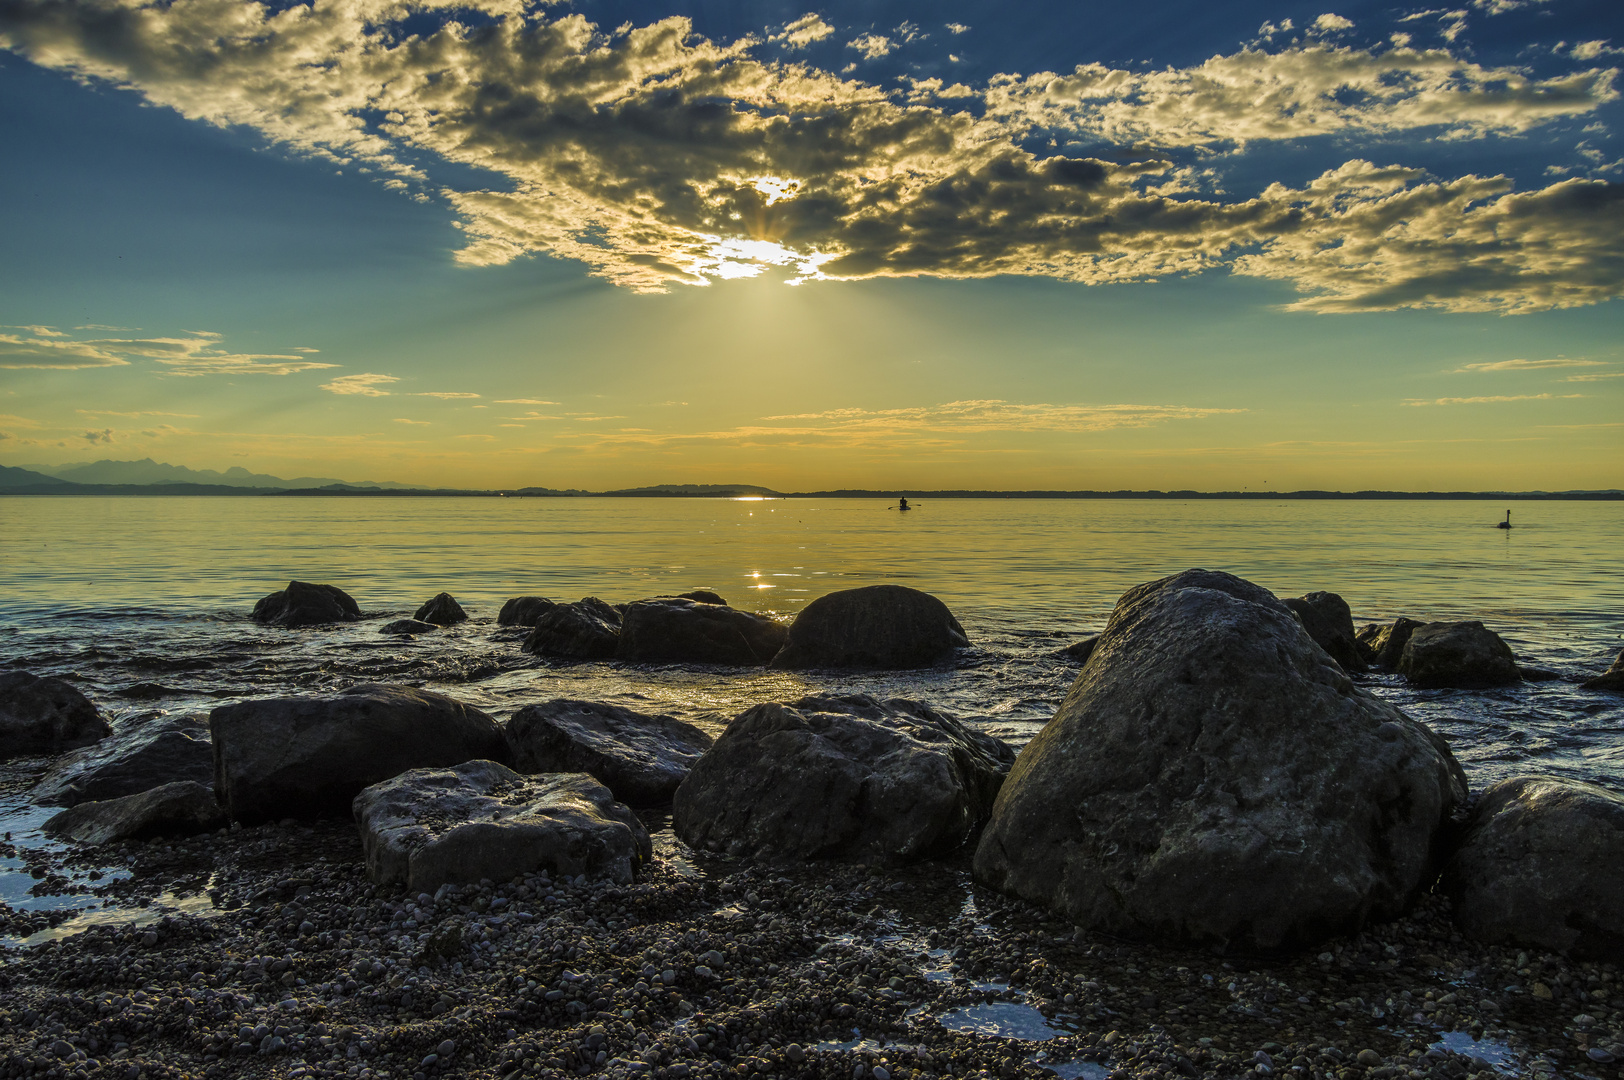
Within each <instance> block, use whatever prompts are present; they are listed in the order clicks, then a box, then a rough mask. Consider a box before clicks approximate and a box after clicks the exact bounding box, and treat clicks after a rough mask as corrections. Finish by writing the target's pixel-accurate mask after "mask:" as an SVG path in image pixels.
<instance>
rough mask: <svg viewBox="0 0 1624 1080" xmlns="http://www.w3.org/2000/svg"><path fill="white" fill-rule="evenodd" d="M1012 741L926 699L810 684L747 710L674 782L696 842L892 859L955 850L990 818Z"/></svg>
mask: <svg viewBox="0 0 1624 1080" xmlns="http://www.w3.org/2000/svg"><path fill="white" fill-rule="evenodd" d="M1013 759H1014V752H1013V751H1012V750H1011V749H1010V748H1009V747H1008V746H1007V745H1005V744H1004V743H1002V742H1000V741H999V740H998V739H995V738H993V737H992V736H990V735H985V734H982V733H980V732H977V731H972V730H971V729H969V728H967V727H965V726H964V725H963V724H961V723H960V722H959V721H958V720H956V719H954V718H953V717H951V716H948V715H946V714H944V713H940V712H937V711H936V710H935V709H932V708H930V707H929V706H928V705H924V704H921V703H920V702H917V701H908V700H906V699H903V698H892V699H891V700H889V701H876V700H875V699H874V698H871V697H868V696H866V695H855V696H850V697H839V696H835V695H811V696H808V697H804V698H801V699H800V700H799V701H795V702H792V703H789V704H782V703H778V702H772V703H769V704H765V705H757V706H755V707H754V708H751V709H749V710H747V711H746V712H745V713H743V714H742V715H741V716H739V717H738V718H737V719H735V720H734V721H733V722H732V723H731V724H729V725H728V726H727V729H726V730H725V731H724V732H723V733H722V735H721V737H720V738H719V739H717V740H716V745H715V746H712V747H711V748H710V750H708V751H707V752H706V753H705V756H704V757H701V758H700V759H699V760H698V761H697V762H696V763H695V764H694V767H693V769H692V770H691V771H690V772H689V773H688V778H687V779H686V780H684V781H683V782H682V786H681V787H679V788H677V794H676V798H675V800H674V801H673V807H672V827H673V828H674V829H675V830H676V833H677V835H678V836H680V837H681V838H682V839H683V840H684V841H685V842H686V843H688V844H689V845H690V846H692V847H694V848H702V849H708V850H712V851H723V852H726V853H728V854H730V855H761V856H769V857H780V858H790V859H802V858H811V857H820V856H821V857H834V858H843V859H855V860H860V861H865V862H873V863H889V862H897V861H902V860H908V859H915V858H921V857H924V856H927V855H933V854H938V853H941V852H945V851H950V850H952V849H953V848H955V847H958V846H959V845H961V844H963V843H964V842H965V840H967V839H969V838H970V837H971V836H972V835H974V833H975V831H976V830H977V829H978V828H980V827H981V824H982V822H983V821H985V820H986V817H987V812H988V810H989V809H991V807H992V801H993V798H994V796H996V795H997V793H998V788H999V785H1000V784H1002V783H1003V782H1004V774H1005V773H1006V772H1007V771H1008V769H1009V765H1010V762H1011V761H1012V760H1013Z"/></svg>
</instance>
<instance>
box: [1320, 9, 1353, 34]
mask: <svg viewBox="0 0 1624 1080" xmlns="http://www.w3.org/2000/svg"><path fill="white" fill-rule="evenodd" d="M1352 29H1353V20H1352V19H1344V18H1343V17H1342V16H1340V15H1336V14H1333V13H1331V12H1326V13H1325V14H1324V15H1321V16H1320V17H1319V18H1317V19H1315V20H1314V25H1313V26H1312V27H1310V29H1309V33H1315V34H1335V33H1338V32H1340V31H1343V30H1352Z"/></svg>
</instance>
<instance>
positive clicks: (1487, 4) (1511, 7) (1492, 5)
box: [1472, 0, 1551, 15]
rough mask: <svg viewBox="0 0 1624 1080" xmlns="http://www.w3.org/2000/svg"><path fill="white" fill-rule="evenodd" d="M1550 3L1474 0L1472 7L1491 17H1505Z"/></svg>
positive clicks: (1520, 0) (1515, 0)
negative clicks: (1508, 14)
mask: <svg viewBox="0 0 1624 1080" xmlns="http://www.w3.org/2000/svg"><path fill="white" fill-rule="evenodd" d="M1550 2H1551V0H1472V6H1473V7H1475V8H1477V10H1479V11H1483V12H1487V13H1488V14H1490V15H1504V14H1505V13H1506V12H1508V11H1517V10H1518V9H1520V8H1525V7H1533V6H1534V5H1535V4H1548V3H1550Z"/></svg>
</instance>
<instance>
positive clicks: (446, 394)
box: [406, 390, 479, 401]
mask: <svg viewBox="0 0 1624 1080" xmlns="http://www.w3.org/2000/svg"><path fill="white" fill-rule="evenodd" d="M406 396H407V397H432V398H441V399H443V400H446V401H461V400H464V399H467V398H477V397H479V395H478V394H468V393H459V392H457V391H455V390H422V391H418V392H417V393H414V394H408V395H406Z"/></svg>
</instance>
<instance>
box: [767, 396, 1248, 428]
mask: <svg viewBox="0 0 1624 1080" xmlns="http://www.w3.org/2000/svg"><path fill="white" fill-rule="evenodd" d="M1245 411H1246V410H1245V409H1206V408H1192V407H1188V406H1183V405H1048V404H1017V403H1014V402H1009V401H1002V400H999V399H995V398H993V399H986V400H980V401H951V402H948V403H946V404H943V405H929V406H917V407H911V408H902V409H857V408H851V409H831V410H829V411H826V412H814V413H790V414H787V415H783V416H764V417H762V420H763V421H784V420H798V421H802V422H803V425H802V426H813V425H815V426H817V427H821V428H840V429H852V428H875V427H878V428H885V429H890V430H898V429H913V430H918V431H934V432H952V433H967V432H978V431H1104V430H1108V429H1111V428H1124V427H1148V426H1150V425H1152V424H1159V423H1164V422H1166V421H1169V420H1194V419H1201V418H1204V417H1208V416H1217V415H1220V414H1224V413H1240V412H1245Z"/></svg>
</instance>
